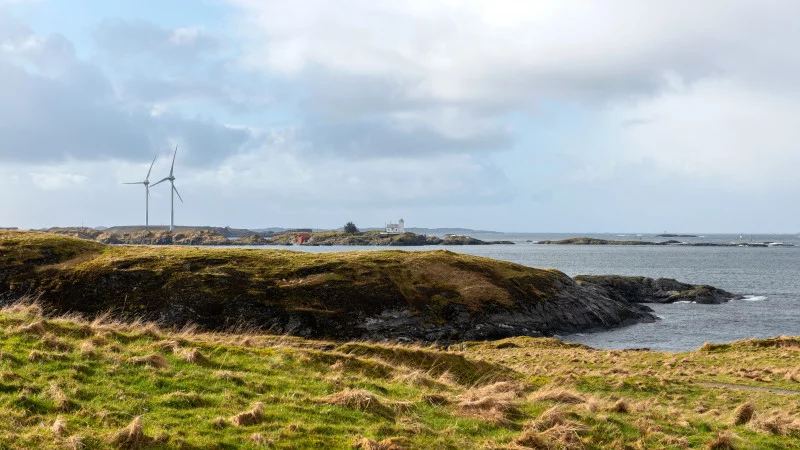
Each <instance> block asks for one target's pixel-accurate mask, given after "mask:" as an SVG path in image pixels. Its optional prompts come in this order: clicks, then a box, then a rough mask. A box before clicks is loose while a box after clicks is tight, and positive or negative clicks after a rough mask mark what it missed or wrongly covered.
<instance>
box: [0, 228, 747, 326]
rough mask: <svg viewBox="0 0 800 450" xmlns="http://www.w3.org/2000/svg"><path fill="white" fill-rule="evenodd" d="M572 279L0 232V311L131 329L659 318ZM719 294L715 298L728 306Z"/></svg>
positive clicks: (389, 260) (598, 285) (454, 256)
mask: <svg viewBox="0 0 800 450" xmlns="http://www.w3.org/2000/svg"><path fill="white" fill-rule="evenodd" d="M578 280H579V281H578V282H576V281H575V280H573V279H571V278H570V277H568V276H567V275H565V274H564V273H562V272H560V271H558V270H555V269H535V268H531V267H526V266H521V265H518V264H513V263H510V262H505V261H497V260H493V259H488V258H481V257H476V256H471V255H466V254H459V253H453V252H449V251H442V250H439V251H422V252H404V251H398V250H391V251H390V250H386V251H368V252H343V253H323V254H319V253H316V254H315V253H305V252H292V251H285V250H275V249H271V250H264V249H258V250H255V249H236V248H234V249H231V248H200V247H183V248H181V247H176V246H169V247H155V246H109V245H104V244H100V243H97V242H94V241H89V240H84V239H78V238H73V237H68V236H62V235H55V234H48V233H40V232H24V231H0V302H9V301H13V300H15V299H17V298H20V297H23V296H26V295H35V296H36V297H37V298H38V299H39V301H40V302H41V303H42V304H43V305H44V306H45V307H46V309H47V310H48V311H53V312H61V313H65V312H79V313H81V314H86V315H89V316H96V315H98V314H102V313H104V312H107V311H113V312H114V314H115V315H116V316H117V317H120V318H127V319H130V320H133V319H142V320H152V321H155V322H158V323H159V324H161V325H165V326H175V327H181V326H185V325H187V324H190V323H191V324H195V325H197V326H199V327H201V328H203V329H207V330H217V331H222V330H227V329H231V328H235V327H245V328H248V329H261V330H269V331H270V332H274V333H280V334H293V335H297V336H304V337H313V338H327V339H371V340H376V339H378V340H381V339H390V340H398V339H400V340H403V339H406V340H414V341H440V342H441V341H445V342H454V341H455V342H457V341H464V340H475V339H496V338H502V337H508V336H519V335H527V336H547V335H552V334H556V333H571V332H578V331H587V330H598V329H609V328H613V327H617V326H621V325H626V324H631V323H635V322H642V321H653V320H655V319H656V317H655V316H654V315H653V314H652V313H651V311H650V309H649V308H648V307H647V306H644V305H641V304H640V303H649V302H653V301H659V300H658V299H660V298H661V294H660V293H658V294H657V295H656V294H653V293H654V292H655V291H654V290H653V289H650V286H652V285H653V284H654V281H653V280H649V279H646V278H640V279H632V278H624V279H623V278H614V276H605V278H602V279H600V278H578ZM621 280H622V281H624V282H621ZM648 280H649V281H648ZM656 284H657V285H658V287H659V289H657V290H660V291H669V292H671V293H672V294H674V295H679V294H680V293H681V292H683V293H684V294H680V298H681V299H686V300H691V299H692V298H691V297H692V296H693V295H694V297H698V296H702V295H701V294H703V293H704V292H705V291H704V290H700V291H698V289H699V288H700V287H698V286H692V285H686V284H680V283H677V282H674V280H672V283H671V284H669V285H667V284H665V283H664V282H662V281H661V280H658V282H657V283H656ZM706 288H709V287H704V288H703V289H706ZM709 289H710V288H709ZM634 291H635V292H634ZM631 292H634V293H635V295H632V294H631ZM692 292H695V293H694V294H693V293H692ZM719 293H720V295H719V298H720V299H722V298H723V297H724V296H725V295H727V296H728V298H732V297H733V295H732V294H728V293H725V292H724V291H719ZM676 298H677V297H676Z"/></svg>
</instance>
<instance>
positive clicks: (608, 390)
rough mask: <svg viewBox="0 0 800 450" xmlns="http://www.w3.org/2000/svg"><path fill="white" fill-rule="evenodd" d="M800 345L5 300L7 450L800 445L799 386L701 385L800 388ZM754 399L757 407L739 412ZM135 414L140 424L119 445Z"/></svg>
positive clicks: (1, 362)
mask: <svg viewBox="0 0 800 450" xmlns="http://www.w3.org/2000/svg"><path fill="white" fill-rule="evenodd" d="M798 342H799V341H798V339H797V338H784V339H776V340H771V341H744V342H741V343H735V344H730V345H727V346H718V347H714V348H713V349H709V348H704V349H703V350H699V351H696V352H689V353H678V354H665V353H657V352H647V351H637V352H619V351H598V350H592V349H589V348H586V347H583V346H579V345H574V344H564V343H560V342H558V341H556V340H553V339H534V338H514V339H507V340H503V341H497V342H484V343H466V344H462V345H459V346H453V347H452V348H451V349H450V350H445V349H440V348H434V347H416V346H398V345H388V344H374V343H365V342H361V343H346V344H336V343H333V342H326V341H311V340H303V339H299V338H291V337H283V336H269V335H256V334H222V333H219V334H209V333H196V332H191V331H185V332H182V333H181V332H171V331H167V330H162V329H158V328H157V327H155V326H153V325H150V324H146V323H141V322H140V323H134V324H122V323H116V322H109V321H103V320H97V321H94V322H87V321H83V320H80V319H79V318H75V317H73V318H52V317H51V318H46V317H43V316H41V312H40V310H39V309H38V308H37V307H35V306H15V307H10V308H6V309H4V310H3V311H2V312H0V448H20V449H22V448H65V447H67V448H108V447H126V446H127V447H128V448H221V449H224V448H287V449H289V448H353V447H354V446H356V445H362V448H392V447H389V443H394V445H395V446H396V447H394V448H401V447H404V448H452V449H467V448H499V447H507V448H526V447H523V446H521V443H526V442H527V443H529V444H530V443H531V442H534V441H535V442H539V443H545V444H546V445H548V446H550V447H546V448H597V449H600V448H618V449H624V448H684V447H685V448H689V447H691V448H704V447H705V446H706V445H707V444H708V443H709V442H711V441H713V440H715V439H717V438H718V436H719V435H720V434H723V435H725V433H732V434H734V435H736V436H737V437H736V438H735V439H734V440H735V442H737V445H738V448H742V449H745V448H775V449H779V448H796V447H797V442H798V439H799V438H800V421H798V420H797V417H798V414H799V413H800V396H793V395H778V394H772V393H769V392H752V391H743V390H737V389H720V388H711V387H707V386H705V385H703V384H702V383H703V382H706V381H714V382H726V383H735V384H747V385H751V386H760V387H770V388H775V387H780V388H784V389H798V388H800V382H798V380H800V378H797V377H798V375H800V374H798V371H797V366H796V362H797V357H798V354H799V353H800V347H798ZM190 355H191V357H190ZM756 368H757V369H756ZM743 370H745V371H747V372H746V373H745V372H743ZM753 370H758V371H759V372H760V375H762V377H761V378H760V379H753V378H748V376H750V375H751V372H752V371H753ZM765 374H766V375H768V378H765V377H764V376H765ZM576 398H577V400H575V399H576ZM569 399H572V400H569ZM620 399H622V401H621V403H620ZM744 402H751V403H752V404H753V405H755V411H756V415H755V418H754V419H753V420H752V421H751V422H750V423H746V424H742V425H734V418H733V414H734V413H733V411H734V409H735V408H736V407H737V406H738V405H740V404H742V403H744ZM257 404H260V405H261V406H260V407H256V409H258V408H261V409H260V410H259V413H258V414H255V415H254V416H252V419H253V420H251V421H250V422H247V424H246V425H242V426H236V425H235V424H234V422H237V420H234V419H233V418H234V417H235V416H236V415H237V414H240V413H243V412H248V411H250V410H252V409H253V408H254V406H255V405H257ZM620 404H622V406H620ZM554 407H555V409H553V408H554ZM548 410H549V411H548ZM546 411H547V412H546ZM137 417H140V420H141V425H142V428H141V431H142V435H141V436H136V438H137V439H136V440H135V441H134V442H132V443H127V444H126V443H125V442H124V438H125V437H126V434H124V433H121V430H125V429H126V427H129V425H130V424H131V423H132V422H133V421H134V420H135V419H136V418H137ZM546 417H549V418H547V419H546ZM776 418H783V421H781V420H778V419H776ZM57 420H60V421H61V423H63V424H64V426H65V430H64V431H63V432H61V433H60V434H55V433H54V432H53V431H52V430H51V427H52V426H53V424H54V423H55V422H56V421H57ZM792 420H794V421H792ZM771 421H772V422H771ZM770 424H777V425H775V426H772V427H771V425H770ZM364 439H369V440H370V441H368V442H369V443H370V445H372V444H375V443H376V442H383V444H385V446H384V447H368V446H367V447H364V446H363V445H364V444H365V441H364ZM515 442H516V443H515ZM84 446H85V447H84ZM397 446H399V447H397Z"/></svg>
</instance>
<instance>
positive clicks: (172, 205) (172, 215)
mask: <svg viewBox="0 0 800 450" xmlns="http://www.w3.org/2000/svg"><path fill="white" fill-rule="evenodd" d="M177 155H178V146H177V145H176V146H175V154H173V155H172V166H170V168H169V176H168V177H166V178H164V179H163V180H161V181H159V182H158V183H155V184H153V186H155V185H156V184H159V183H163V182H164V181H167V180H169V184H170V186H171V187H172V192H170V202H169V208H170V216H169V232H170V233H172V232H173V231H175V194H178V198H179V199H180V200H181V203H183V198H181V194H180V193H179V192H178V189H177V188H176V187H175V175H174V170H175V157H176V156H177Z"/></svg>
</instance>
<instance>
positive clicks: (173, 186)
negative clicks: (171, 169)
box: [172, 184, 183, 203]
mask: <svg viewBox="0 0 800 450" xmlns="http://www.w3.org/2000/svg"><path fill="white" fill-rule="evenodd" d="M172 189H173V190H174V191H175V193H176V194H178V198H180V199H181V203H183V198H181V193H180V192H178V188H176V187H175V185H174V184H173V185H172Z"/></svg>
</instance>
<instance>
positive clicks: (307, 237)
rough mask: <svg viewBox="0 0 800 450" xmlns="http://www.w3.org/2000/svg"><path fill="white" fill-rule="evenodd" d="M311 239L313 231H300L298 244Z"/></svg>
mask: <svg viewBox="0 0 800 450" xmlns="http://www.w3.org/2000/svg"><path fill="white" fill-rule="evenodd" d="M310 240H311V233H300V234H298V235H297V245H303V244H305V243H306V242H308V241H310Z"/></svg>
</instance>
